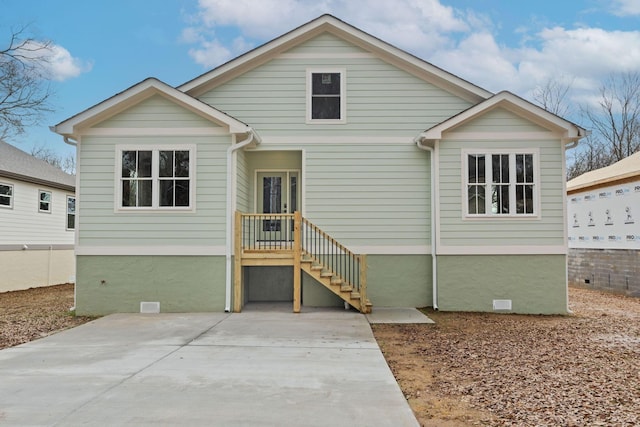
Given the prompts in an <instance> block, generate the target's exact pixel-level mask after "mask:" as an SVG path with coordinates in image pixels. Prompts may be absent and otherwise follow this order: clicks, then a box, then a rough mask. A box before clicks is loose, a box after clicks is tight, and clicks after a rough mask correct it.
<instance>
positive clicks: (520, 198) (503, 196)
mask: <svg viewBox="0 0 640 427" xmlns="http://www.w3.org/2000/svg"><path fill="white" fill-rule="evenodd" d="M464 158H465V159H464V160H465V161H464V164H465V170H466V173H465V176H466V180H465V181H466V182H465V190H464V194H465V195H466V197H465V199H466V214H467V215H468V216H482V217H488V216H495V217H505V216H537V215H539V208H538V185H537V179H538V170H537V153H536V152H535V151H522V152H520V151H517V152H514V151H509V150H501V151H495V152H493V151H490V152H467V153H464Z"/></svg>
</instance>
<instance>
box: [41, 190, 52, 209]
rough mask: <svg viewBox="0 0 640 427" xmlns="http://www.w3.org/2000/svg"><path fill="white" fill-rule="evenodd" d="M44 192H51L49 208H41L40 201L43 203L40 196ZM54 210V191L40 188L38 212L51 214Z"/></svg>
mask: <svg viewBox="0 0 640 427" xmlns="http://www.w3.org/2000/svg"><path fill="white" fill-rule="evenodd" d="M42 193H49V209H47V210H45V209H40V203H42V199H41V198H40V197H41V195H42ZM52 210H53V193H52V192H51V191H49V190H40V189H38V212H40V213H46V214H50V213H51V211H52Z"/></svg>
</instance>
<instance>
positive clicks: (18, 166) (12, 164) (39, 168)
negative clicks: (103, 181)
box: [0, 141, 76, 192]
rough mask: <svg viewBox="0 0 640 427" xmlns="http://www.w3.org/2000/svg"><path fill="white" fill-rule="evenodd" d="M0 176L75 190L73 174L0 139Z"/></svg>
mask: <svg viewBox="0 0 640 427" xmlns="http://www.w3.org/2000/svg"><path fill="white" fill-rule="evenodd" d="M0 177H6V178H12V179H17V180H19V181H25V182H31V183H33V184H40V185H46V186H48V187H53V188H59V189H61V190H67V191H72V192H75V185H76V178H75V176H73V175H69V174H68V173H65V172H64V171H62V170H60V169H58V168H56V167H54V166H51V165H50V164H49V163H47V162H45V161H44V160H40V159H37V158H35V157H33V156H32V155H30V154H27V153H25V152H24V151H22V150H20V149H19V148H16V147H14V146H13V145H11V144H7V143H6V142H4V141H0Z"/></svg>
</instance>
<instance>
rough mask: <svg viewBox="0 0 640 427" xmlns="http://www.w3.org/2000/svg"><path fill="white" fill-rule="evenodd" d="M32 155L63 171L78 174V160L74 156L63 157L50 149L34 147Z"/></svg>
mask: <svg viewBox="0 0 640 427" xmlns="http://www.w3.org/2000/svg"><path fill="white" fill-rule="evenodd" d="M31 155H32V156H33V157H36V158H38V159H40V160H44V161H45V162H47V163H49V164H50V165H51V166H54V167H56V168H58V169H61V170H63V171H64V172H66V173H68V174H71V175H74V174H75V173H76V158H75V156H74V155H73V154H68V155H67V156H66V157H63V156H61V155H59V154H57V153H56V152H55V151H53V150H52V149H51V148H48V147H43V146H40V147H33V148H32V149H31Z"/></svg>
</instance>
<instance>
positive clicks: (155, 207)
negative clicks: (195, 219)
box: [114, 144, 196, 213]
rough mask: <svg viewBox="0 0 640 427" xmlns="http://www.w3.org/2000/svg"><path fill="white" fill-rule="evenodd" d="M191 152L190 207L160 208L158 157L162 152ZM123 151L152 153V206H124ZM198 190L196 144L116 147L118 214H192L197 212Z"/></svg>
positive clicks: (116, 206)
mask: <svg viewBox="0 0 640 427" xmlns="http://www.w3.org/2000/svg"><path fill="white" fill-rule="evenodd" d="M164 150H167V151H189V206H177V207H174V206H159V204H160V201H159V200H160V196H159V193H158V189H159V188H160V185H159V181H160V179H159V170H158V167H159V162H158V156H159V154H158V153H159V152H160V151H164ZM123 151H151V177H152V182H153V184H152V188H153V191H152V195H151V206H125V207H123V206H122V204H121V203H122V185H121V181H120V179H121V178H122V177H121V174H122V152H123ZM195 188H196V146H195V144H176V145H166V144H165V145H116V161H115V172H114V194H115V200H114V212H116V213H124V212H126V213H132V212H145V213H150V212H163V213H166V212H190V213H193V212H195V211H196V201H195V194H196V192H195Z"/></svg>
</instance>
